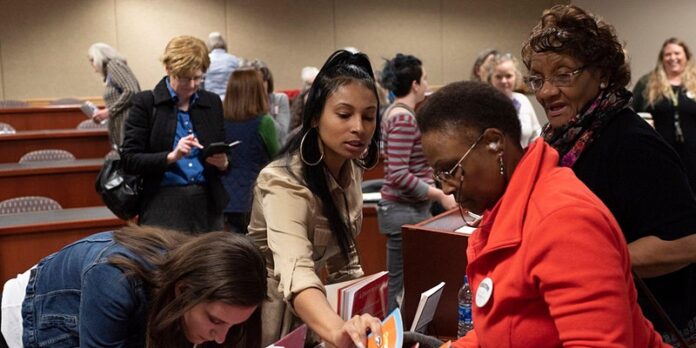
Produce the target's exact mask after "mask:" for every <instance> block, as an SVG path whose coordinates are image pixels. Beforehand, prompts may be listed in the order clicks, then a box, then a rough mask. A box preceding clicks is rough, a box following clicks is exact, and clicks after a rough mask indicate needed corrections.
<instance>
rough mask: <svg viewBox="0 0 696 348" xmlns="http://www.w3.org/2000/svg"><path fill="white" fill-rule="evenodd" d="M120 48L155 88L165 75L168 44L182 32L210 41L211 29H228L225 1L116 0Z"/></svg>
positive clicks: (145, 82)
mask: <svg viewBox="0 0 696 348" xmlns="http://www.w3.org/2000/svg"><path fill="white" fill-rule="evenodd" d="M115 12H116V20H117V26H118V32H117V34H118V41H119V49H120V50H121V51H122V52H123V54H124V55H126V57H127V58H128V64H129V65H130V66H131V68H132V69H133V72H134V73H135V74H136V76H137V77H138V80H139V81H140V87H141V88H142V89H152V88H153V87H154V86H155V84H156V83H157V82H158V81H159V80H160V79H161V78H162V76H164V75H165V71H164V67H163V66H162V63H161V62H160V59H161V57H162V53H164V47H165V46H166V45H167V42H169V40H171V38H173V37H175V36H178V35H192V36H195V37H198V38H200V39H202V40H203V41H206V40H207V38H208V33H210V32H211V31H219V32H222V33H224V32H225V2H224V0H201V1H167V0H147V1H143V0H116V10H115Z"/></svg>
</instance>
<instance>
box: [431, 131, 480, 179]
mask: <svg viewBox="0 0 696 348" xmlns="http://www.w3.org/2000/svg"><path fill="white" fill-rule="evenodd" d="M482 138H483V133H481V135H479V137H478V139H476V141H474V143H473V144H471V147H469V149H468V150H466V152H465V153H464V156H462V158H460V159H459V161H457V163H456V164H455V165H454V167H452V169H450V170H448V171H446V172H437V173H434V174H433V179H435V180H437V181H438V182H439V183H441V184H444V183H446V182H452V180H453V179H454V175H455V174H456V172H457V169H459V167H461V166H462V162H463V161H464V159H465V158H466V156H468V155H469V153H471V151H472V150H473V149H474V148H475V147H476V145H478V143H479V141H481V139H482Z"/></svg>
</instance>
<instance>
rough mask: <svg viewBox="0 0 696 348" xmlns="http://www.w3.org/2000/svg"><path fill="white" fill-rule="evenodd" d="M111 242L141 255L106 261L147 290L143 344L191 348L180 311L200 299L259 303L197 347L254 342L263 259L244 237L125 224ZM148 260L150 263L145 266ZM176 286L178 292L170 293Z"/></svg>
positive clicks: (263, 281)
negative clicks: (221, 337) (218, 339)
mask: <svg viewBox="0 0 696 348" xmlns="http://www.w3.org/2000/svg"><path fill="white" fill-rule="evenodd" d="M114 241H116V242H117V243H118V244H121V245H123V246H124V247H126V248H127V249H129V250H130V251H131V252H133V253H134V254H135V255H137V256H138V257H139V258H140V260H133V259H131V258H127V257H125V256H120V255H119V256H112V257H111V258H110V259H109V262H110V263H112V264H114V265H116V266H117V267H119V268H120V269H122V270H124V272H125V274H126V275H127V276H131V277H134V278H137V279H139V280H140V281H142V282H143V284H144V285H145V288H146V289H148V299H149V304H148V318H147V330H146V332H147V336H146V338H145V342H146V347H149V348H154V347H167V348H170V347H182V348H183V347H190V346H191V343H189V342H188V340H187V339H186V337H185V336H184V334H183V332H184V330H183V327H182V318H183V315H184V314H185V313H186V312H187V311H188V310H190V309H191V308H192V307H193V306H195V305H197V304H199V303H203V302H214V301H222V302H224V303H226V304H228V305H233V306H241V307H252V306H258V307H257V309H256V311H254V313H253V314H252V315H251V317H250V318H249V319H248V320H247V321H245V322H244V323H242V324H239V325H235V326H233V327H232V328H230V329H229V331H228V332H227V336H226V338H225V342H224V343H223V344H221V345H220V344H217V343H215V342H207V343H205V344H203V345H202V347H237V346H241V347H259V346H260V345H261V304H262V303H263V301H265V300H266V298H267V297H266V264H265V262H264V259H263V256H262V255H261V252H260V251H259V250H258V249H257V248H256V246H255V245H254V244H253V242H252V241H251V240H250V239H248V238H247V237H246V236H243V235H239V234H236V233H229V232H210V233H205V234H201V235H196V236H192V235H187V234H184V233H180V232H176V231H169V230H162V229H159V228H154V227H145V226H128V227H125V228H123V229H121V230H119V231H116V232H114ZM147 265H149V266H147ZM177 286H179V294H178V295H176V294H175V289H176V287H177Z"/></svg>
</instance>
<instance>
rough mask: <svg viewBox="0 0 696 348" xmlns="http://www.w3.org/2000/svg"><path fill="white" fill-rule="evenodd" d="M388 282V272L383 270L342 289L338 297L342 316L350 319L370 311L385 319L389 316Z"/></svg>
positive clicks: (371, 313) (373, 314)
mask: <svg viewBox="0 0 696 348" xmlns="http://www.w3.org/2000/svg"><path fill="white" fill-rule="evenodd" d="M388 282H389V274H388V272H386V271H382V272H379V273H375V274H373V275H371V276H368V277H365V278H364V279H362V280H360V281H358V282H356V283H353V284H351V285H349V286H348V287H345V288H343V289H341V292H340V293H339V299H338V302H339V305H340V307H339V308H341V312H340V313H339V314H340V315H341V317H342V318H343V319H344V320H348V319H350V318H352V317H353V316H354V315H357V314H363V313H368V314H370V315H372V316H374V317H376V318H379V319H384V317H386V316H387V293H388Z"/></svg>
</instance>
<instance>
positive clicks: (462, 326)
mask: <svg viewBox="0 0 696 348" xmlns="http://www.w3.org/2000/svg"><path fill="white" fill-rule="evenodd" d="M457 300H458V302H459V325H457V337H462V336H464V335H466V333H467V332H469V331H470V330H472V329H473V328H474V319H473V318H472V316H471V288H470V287H469V278H467V276H466V275H465V276H464V284H462V288H461V289H459V294H458V295H457Z"/></svg>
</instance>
